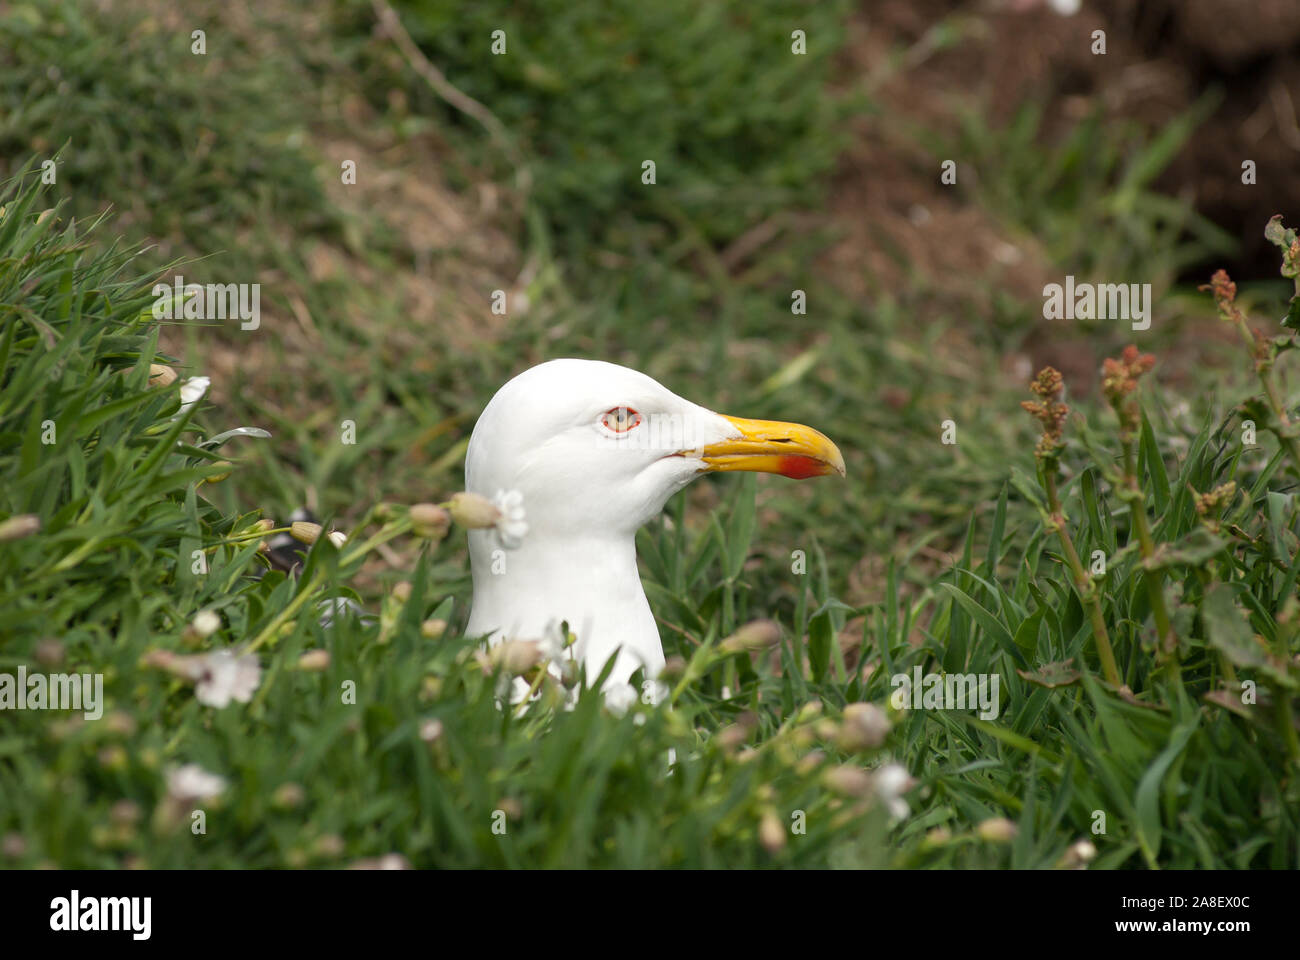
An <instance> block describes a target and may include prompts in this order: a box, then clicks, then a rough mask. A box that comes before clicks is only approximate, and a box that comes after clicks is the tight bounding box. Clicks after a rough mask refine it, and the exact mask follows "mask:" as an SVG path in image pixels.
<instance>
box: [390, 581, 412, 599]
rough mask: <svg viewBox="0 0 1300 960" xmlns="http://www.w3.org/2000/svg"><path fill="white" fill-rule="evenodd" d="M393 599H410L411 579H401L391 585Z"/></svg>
mask: <svg viewBox="0 0 1300 960" xmlns="http://www.w3.org/2000/svg"><path fill="white" fill-rule="evenodd" d="M392 596H393V599H394V600H396V601H397V602H398V603H405V602H406V601H407V600H410V599H411V581H410V580H401V581H399V582H398V583H396V584H394V586H393V594H392Z"/></svg>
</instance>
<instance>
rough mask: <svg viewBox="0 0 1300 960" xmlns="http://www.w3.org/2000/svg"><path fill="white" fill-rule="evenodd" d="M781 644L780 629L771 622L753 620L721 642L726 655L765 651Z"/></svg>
mask: <svg viewBox="0 0 1300 960" xmlns="http://www.w3.org/2000/svg"><path fill="white" fill-rule="evenodd" d="M780 642H781V628H780V627H779V626H778V625H777V624H776V622H775V621H773V620H753V621H751V622H749V623H747V624H745V625H744V626H743V627H741V628H740V629H739V630H737V631H736V632H735V633H733V634H732V635H731V636H729V637H727V639H725V640H723V641H722V649H723V650H724V651H725V652H726V653H741V652H744V651H746V650H766V649H767V648H768V647H774V646H776V645H777V644H778V643H780Z"/></svg>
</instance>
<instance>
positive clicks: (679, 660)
mask: <svg viewBox="0 0 1300 960" xmlns="http://www.w3.org/2000/svg"><path fill="white" fill-rule="evenodd" d="M685 672H686V658H685V657H683V656H681V655H680V654H676V653H674V654H673V655H672V656H671V657H669V658H668V659H667V660H665V661H664V665H663V669H662V670H660V671H659V678H660V679H661V680H676V679H677V678H678V677H680V676H681V675H682V674H684V673H685Z"/></svg>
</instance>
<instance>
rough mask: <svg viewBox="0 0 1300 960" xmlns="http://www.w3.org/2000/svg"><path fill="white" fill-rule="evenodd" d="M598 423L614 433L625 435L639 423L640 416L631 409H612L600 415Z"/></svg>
mask: <svg viewBox="0 0 1300 960" xmlns="http://www.w3.org/2000/svg"><path fill="white" fill-rule="evenodd" d="M600 422H601V423H602V424H603V425H604V426H605V428H606V429H609V430H613V431H614V432H615V433H627V432H628V431H629V430H631V429H632V428H633V427H635V426H637V425H638V424H640V423H641V414H639V413H637V412H636V411H635V410H633V409H632V408H631V407H614V408H613V409H612V410H606V411H605V412H604V413H602V414H601V415H600Z"/></svg>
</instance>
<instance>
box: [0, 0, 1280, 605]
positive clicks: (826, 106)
mask: <svg viewBox="0 0 1300 960" xmlns="http://www.w3.org/2000/svg"><path fill="white" fill-rule="evenodd" d="M1076 7H1077V9H1075V8H1076ZM389 10H391V11H394V12H395V14H396V16H397V17H398V18H399V20H400V24H401V27H400V28H398V29H393V28H391V27H389V26H385V23H386V22H390V21H387V20H386V18H387V16H388V11H389ZM196 30H201V31H203V42H204V52H202V53H201V54H200V53H196V52H194V51H195V43H196V39H195V37H194V31H196ZM1098 30H1100V31H1104V39H1105V50H1106V52H1105V54H1104V55H1099V54H1097V53H1094V52H1093V48H1094V46H1095V44H1096V39H1095V34H1094V31H1098ZM494 31H503V35H504V44H505V48H504V53H501V54H494V53H493V49H492V48H493V42H494V39H493V37H494ZM795 31H802V32H803V36H804V38H806V53H802V54H798V53H795V52H793V51H792V44H793V43H794V42H795V41H794V40H792V34H793V33H794V32H795ZM1298 52H1300V5H1297V4H1296V3H1294V2H1293V0H1250V2H1245V0H1144V2H1140V3H1139V2H1137V0H1082V2H1079V3H1071V2H1069V0H1054V2H1052V3H1048V2H1038V0H982V2H946V0H873V2H859V3H850V2H845V0H830V2H816V3H811V2H810V3H798V2H793V3H792V2H785V3H778V2H770V0H745V2H725V3H724V2H719V3H709V4H699V3H696V2H693V0H659V2H656V3H653V4H645V3H640V2H631V0H618V2H587V0H563V2H560V0H556V2H504V0H503V2H493V3H451V2H440V0H393V2H392V6H391V8H390V7H388V6H387V4H381V3H371V2H369V0H334V2H322V3H316V4H311V5H306V4H297V3H289V2H284V0H260V2H257V3H252V2H238V0H235V2H225V0H219V2H192V0H186V2H170V0H168V2H161V0H160V2H147V0H144V2H129V3H128V2H107V0H97V2H92V0H76V2H73V0H36V2H20V3H8V2H6V3H0V174H3V175H6V176H7V175H10V174H13V173H15V172H16V171H17V170H18V169H20V168H21V166H22V165H23V164H25V163H27V162H29V161H30V160H31V159H32V158H33V157H35V158H36V159H37V161H38V162H39V160H41V159H44V158H49V157H53V156H55V155H57V157H58V165H57V170H58V182H57V185H56V187H55V196H57V197H62V198H65V199H66V200H67V202H68V203H69V205H70V206H69V211H70V212H71V213H72V214H75V215H76V216H78V217H84V218H87V219H92V218H95V217H98V216H100V215H101V214H104V213H105V212H107V214H108V216H109V218H110V221H109V223H108V224H106V225H104V226H102V227H101V228H99V231H98V233H99V236H100V238H101V240H104V239H106V238H108V237H112V236H115V235H119V234H120V235H122V236H123V237H124V241H123V242H124V243H126V244H128V245H130V244H140V245H143V249H142V251H141V252H140V254H139V256H138V258H137V262H138V264H139V266H140V267H141V268H142V269H150V270H153V269H162V268H164V267H166V268H167V271H166V275H167V276H169V277H170V276H171V275H173V274H175V273H180V274H182V275H183V276H184V277H185V279H186V280H187V281H192V282H199V283H208V282H216V283H232V282H233V283H260V284H261V285H262V302H261V309H262V322H261V326H260V329H258V330H256V331H241V330H240V329H239V327H238V324H237V323H228V324H224V325H223V324H219V323H218V324H213V325H193V324H191V325H184V324H175V325H171V326H169V327H167V329H166V330H165V333H164V338H163V345H164V351H165V352H166V353H168V354H170V355H171V356H172V357H174V358H176V360H177V366H178V368H180V369H182V370H183V371H184V373H183V375H185V374H186V373H187V374H189V375H194V376H198V375H202V376H207V377H210V378H211V381H212V387H211V393H210V395H209V404H210V407H209V409H208V410H207V411H205V413H204V414H203V418H204V419H205V420H206V422H207V423H209V424H211V425H212V426H213V428H214V429H216V428H219V429H224V428H226V427H233V426H240V425H251V426H259V427H264V428H266V429H268V430H270V431H271V433H272V434H273V435H274V440H273V441H272V442H257V441H252V440H249V441H239V442H238V443H239V444H240V445H239V446H235V445H232V446H231V447H230V448H229V450H230V451H231V453H232V454H233V458H234V459H237V460H239V461H240V462H242V463H245V464H248V465H250V466H251V469H244V470H241V471H239V472H238V473H237V475H236V477H235V478H234V479H233V480H232V481H230V482H227V483H226V484H223V485H222V486H220V487H219V488H217V490H216V492H215V493H214V494H212V496H213V497H214V499H216V500H217V502H218V503H219V505H221V506H223V507H224V508H226V509H230V510H234V509H238V510H240V511H248V510H251V509H255V508H258V507H261V508H263V509H264V510H265V513H266V515H267V516H271V517H276V518H281V519H283V518H285V517H287V516H288V513H289V511H290V510H292V509H294V508H297V507H300V506H307V507H309V508H310V509H312V510H313V511H314V512H315V513H316V514H317V515H318V516H320V517H321V518H322V519H324V520H326V521H329V522H333V523H335V524H337V525H338V526H340V527H341V528H344V529H346V528H347V523H348V521H349V518H351V519H356V518H358V517H359V516H360V515H361V514H363V513H364V512H365V510H366V509H367V508H368V507H369V506H370V505H371V504H373V503H374V502H376V501H377V500H394V501H403V502H411V501H416V500H424V499H438V498H440V497H442V496H444V495H446V494H447V493H449V492H451V491H454V490H456V489H459V488H460V486H461V485H462V476H461V470H462V459H463V452H464V446H465V443H466V442H467V438H468V436H469V432H470V430H471V428H472V426H473V423H474V420H475V418H476V416H477V414H478V412H479V410H481V409H482V406H483V404H484V403H485V402H486V401H487V399H488V398H489V397H490V396H491V395H492V393H493V392H494V391H495V390H496V388H497V387H498V386H499V385H500V384H501V383H503V382H504V381H505V380H506V379H508V378H509V377H510V376H512V375H513V374H515V373H517V372H519V371H520V370H522V369H524V368H526V367H528V366H530V365H532V364H534V363H537V362H540V361H542V360H545V359H550V358H554V357H561V356H580V357H592V358H599V359H605V360H611V361H615V362H618V363H623V364H627V365H630V366H633V367H636V368H638V369H640V370H643V371H645V372H646V373H648V374H650V375H651V376H654V377H656V378H658V379H659V380H661V381H662V382H663V383H665V384H666V385H667V386H668V387H670V388H671V389H673V390H675V391H677V392H678V393H681V394H683V395H685V396H687V397H689V398H690V399H692V400H695V401H697V402H699V403H702V404H705V405H707V406H711V407H714V408H716V409H722V410H728V411H733V412H743V413H745V414H746V415H752V416H765V417H775V418H781V419H790V420H801V421H804V422H807V423H811V424H813V425H815V426H817V427H818V428H820V429H822V430H823V431H824V432H826V433H827V434H829V435H830V436H831V437H833V438H834V439H835V440H836V441H837V442H838V443H839V445H840V447H841V448H842V449H843V451H844V453H845V456H846V460H847V461H848V469H849V482H848V484H831V483H827V482H822V483H817V484H803V485H794V484H788V485H787V484H785V483H784V482H783V481H781V480H779V479H772V478H761V480H762V482H761V483H760V488H759V505H760V511H761V513H762V519H763V521H764V523H765V525H766V526H767V527H769V528H771V529H772V530H773V531H774V532H772V533H770V534H768V535H765V536H763V537H760V538H759V546H758V550H759V552H760V553H761V552H762V551H763V550H770V551H771V552H772V553H773V558H774V559H775V558H777V557H788V552H789V550H790V549H791V542H792V540H793V541H794V542H796V543H798V544H800V545H804V541H805V540H806V539H807V538H808V537H809V536H812V535H813V534H815V536H816V546H817V548H818V549H819V550H821V551H824V555H825V557H827V558H829V561H828V562H825V563H824V567H823V569H824V570H825V575H826V576H828V577H829V578H830V580H831V581H832V583H831V586H832V588H833V589H834V590H835V591H837V592H838V593H839V594H840V595H841V596H843V597H844V598H845V599H846V600H847V601H848V602H850V603H853V604H862V603H868V602H872V601H874V600H877V599H879V595H880V591H881V589H882V581H883V577H884V571H885V568H886V565H887V563H888V561H889V559H890V558H893V559H895V560H896V561H898V564H899V569H900V570H902V571H905V574H904V576H905V579H906V581H907V582H908V583H911V584H921V583H925V582H928V580H929V579H930V578H931V577H932V575H933V574H934V573H935V572H936V571H937V570H938V569H939V568H942V567H944V566H946V565H947V564H948V563H949V562H950V558H949V556H948V553H947V548H948V547H949V546H950V545H951V544H952V543H953V542H954V539H955V538H956V537H958V536H960V534H962V533H963V532H964V530H965V529H966V526H967V524H968V523H969V522H970V521H971V519H972V517H975V518H979V517H981V516H984V515H986V514H988V513H989V512H991V511H992V509H993V506H994V503H995V500H996V497H997V494H998V491H999V489H1000V487H1001V485H1002V482H1003V480H1004V478H1005V476H1006V470H1007V464H1008V463H1009V462H1012V463H1020V464H1022V465H1024V466H1025V468H1026V469H1027V470H1030V471H1032V448H1033V442H1034V435H1035V429H1034V426H1033V424H1032V422H1031V421H1029V420H1028V418H1026V417H1024V416H1023V414H1021V413H1020V411H1019V408H1018V403H1019V401H1020V400H1021V399H1023V398H1024V396H1025V395H1026V394H1025V387H1026V383H1027V381H1028V380H1029V378H1030V376H1031V375H1032V373H1033V372H1034V371H1035V370H1036V369H1037V368H1038V367H1039V366H1040V365H1042V364H1044V363H1052V364H1055V365H1056V366H1058V367H1060V368H1061V370H1062V371H1063V372H1064V374H1065V376H1066V380H1067V383H1068V385H1069V389H1070V392H1071V396H1072V397H1073V398H1077V399H1081V400H1084V401H1085V402H1086V399H1087V398H1088V397H1089V396H1090V395H1091V394H1092V393H1093V391H1094V389H1095V386H1096V382H1097V371H1098V368H1099V365H1100V361H1101V359H1102V358H1103V357H1104V356H1107V355H1109V354H1113V353H1114V352H1116V351H1117V350H1118V349H1119V348H1120V347H1122V346H1123V345H1124V344H1125V343H1127V342H1129V341H1130V339H1132V338H1133V337H1134V336H1135V335H1134V334H1133V332H1132V331H1131V330H1130V329H1129V328H1128V324H1127V323H1124V322H1117V321H1059V320H1053V321H1048V320H1044V319H1043V316H1042V306H1043V295H1042V289H1043V286H1044V284H1046V283H1051V282H1062V281H1063V279H1064V277H1065V275H1067V274H1072V275H1074V276H1075V277H1077V278H1078V279H1079V280H1080V281H1083V280H1092V281H1095V282H1100V283H1150V284H1152V285H1153V290H1154V294H1155V298H1156V306H1155V311H1154V317H1153V322H1152V325H1151V328H1150V330H1148V331H1146V332H1144V333H1141V334H1137V336H1138V337H1140V340H1139V341H1138V342H1139V343H1140V345H1141V347H1142V348H1143V349H1144V350H1150V351H1152V352H1154V353H1156V354H1157V356H1158V358H1159V361H1160V366H1159V367H1158V368H1157V376H1158V378H1159V380H1160V383H1161V384H1162V386H1163V388H1164V390H1163V392H1162V394H1161V395H1160V399H1159V400H1158V401H1156V402H1159V403H1162V404H1164V405H1165V406H1166V407H1167V408H1168V409H1167V411H1166V412H1167V414H1168V415H1169V416H1170V417H1171V418H1172V419H1173V420H1174V421H1175V422H1182V423H1183V424H1184V425H1185V429H1186V430H1187V431H1188V433H1190V432H1192V431H1193V430H1194V429H1195V427H1196V425H1197V424H1199V423H1200V422H1201V417H1202V416H1203V415H1204V413H1205V411H1207V410H1208V409H1211V408H1212V406H1213V404H1214V403H1215V399H1216V397H1217V396H1218V394H1219V392H1220V391H1221V390H1225V391H1227V390H1229V389H1235V387H1236V385H1239V384H1241V383H1244V377H1245V376H1246V374H1248V373H1249V371H1243V370H1241V369H1240V367H1241V365H1240V364H1237V365H1236V367H1237V371H1236V372H1232V371H1231V370H1230V367H1231V364H1230V363H1229V361H1228V359H1227V357H1226V356H1224V354H1225V353H1226V350H1225V344H1228V343H1231V342H1232V337H1233V334H1232V332H1231V331H1230V330H1228V329H1227V328H1225V327H1223V326H1222V325H1221V324H1220V322H1219V321H1218V320H1217V319H1216V317H1215V315H1214V310H1213V303H1212V302H1211V301H1210V299H1209V298H1208V297H1207V296H1206V295H1205V294H1203V293H1199V292H1198V291H1197V290H1196V287H1197V285H1198V284H1200V283H1204V282H1206V280H1208V277H1209V275H1210V273H1211V272H1212V271H1213V270H1214V269H1215V268H1217V267H1220V266H1222V267H1227V268H1228V269H1229V271H1230V272H1231V273H1232V275H1233V277H1234V278H1235V279H1236V280H1237V281H1238V282H1239V283H1241V284H1242V288H1243V300H1244V301H1245V302H1246V303H1248V304H1250V305H1253V306H1256V307H1258V309H1259V312H1260V315H1262V316H1280V314H1281V312H1282V303H1283V300H1284V297H1285V296H1286V295H1287V294H1288V293H1289V286H1290V285H1289V284H1288V283H1287V282H1286V281H1284V280H1282V279H1281V278H1280V277H1279V276H1278V271H1277V255H1276V251H1274V250H1273V249H1272V248H1271V247H1269V246H1268V245H1266V244H1265V242H1264V240H1263V227H1264V224H1265V222H1266V220H1267V219H1268V217H1269V216H1270V215H1272V214H1274V213H1282V214H1284V215H1286V216H1288V218H1289V219H1290V220H1292V221H1294V220H1295V219H1296V218H1300V176H1297V172H1298V171H1300V119H1298V118H1300V57H1297V53H1298ZM646 160H653V161H654V162H655V164H656V183H655V184H654V185H653V186H651V185H645V184H643V183H642V179H641V173H642V164H643V162H644V161H646ZM949 160H951V161H954V162H955V163H956V182H955V183H953V184H945V183H944V182H942V180H941V168H942V165H943V163H944V162H945V161H949ZM1248 160H1249V161H1253V163H1254V164H1255V171H1256V173H1255V178H1256V183H1255V184H1253V185H1249V184H1243V182H1242V165H1243V162H1245V161H1248ZM349 162H351V163H354V164H355V171H356V176H355V183H344V182H343V175H342V174H343V170H344V168H345V165H346V164H348V163H349ZM497 290H500V291H504V293H505V298H506V299H505V303H506V310H505V312H504V313H498V312H494V311H493V309H492V302H493V292H494V291H497ZM796 290H800V291H803V292H804V293H805V295H806V299H807V312H806V314H794V313H792V311H791V303H792V293H793V291H796ZM1232 378H1236V380H1235V381H1234V382H1230V381H1232ZM1247 392H1248V391H1247ZM1237 393H1238V394H1239V393H1241V390H1237ZM1228 395H1229V396H1232V395H1234V394H1232V393H1231V392H1229V393H1228ZM950 419H951V420H952V421H954V422H955V423H956V425H957V429H958V436H957V440H958V442H957V443H956V444H955V445H941V444H940V442H939V437H940V432H941V424H942V423H943V421H945V420H950ZM344 420H351V421H354V422H355V424H356V443H355V444H344V443H342V442H341V423H342V421H344ZM778 485H779V486H778ZM724 495H725V488H724V487H722V486H719V485H718V484H717V483H716V482H713V481H709V482H705V483H700V484H697V485H695V486H694V487H693V488H692V489H691V490H690V492H689V497H690V501H689V502H690V506H691V508H692V509H691V513H690V515H691V516H697V517H698V516H703V515H704V514H705V511H707V509H709V508H711V507H712V506H715V505H716V504H717V503H718V502H719V500H720V498H721V497H722V496H724ZM222 498H224V501H223V500H222ZM796 514H798V516H797V517H796ZM781 530H785V531H786V532H787V533H788V534H789V536H786V537H782V536H779V535H778V532H779V531H781ZM385 549H386V550H387V555H386V556H385V558H384V561H385V562H384V563H382V564H381V563H379V562H378V561H377V563H376V566H375V569H374V571H373V573H372V574H371V576H372V578H373V582H374V583H375V584H376V585H378V584H380V583H382V582H383V580H384V578H385V577H389V578H394V577H397V576H400V575H401V571H402V569H403V568H406V569H409V567H410V565H411V561H412V558H409V557H405V556H402V555H401V554H400V552H399V550H400V548H397V547H394V548H391V549H390V548H385ZM784 562H785V561H782V563H780V564H771V565H768V566H767V568H766V569H773V568H775V569H776V572H777V573H780V570H781V568H782V567H783V565H784ZM754 566H755V567H756V568H759V567H762V564H761V557H760V558H759V559H758V560H756V561H755V564H754ZM386 570H392V571H395V572H392V573H386V572H385V571H386ZM435 575H436V576H439V577H443V578H445V579H446V580H447V582H448V586H449V587H453V586H455V585H456V584H459V583H462V582H463V580H462V578H463V577H464V576H465V571H464V567H463V564H462V563H461V562H459V561H456V562H448V563H447V564H446V565H445V566H444V567H442V568H439V569H438V570H437V571H435ZM761 576H762V575H761V574H760V573H758V572H756V573H755V578H756V579H758V582H757V587H758V589H760V590H767V591H769V595H770V596H771V597H772V598H773V600H774V601H775V602H776V603H777V604H778V605H779V604H780V603H781V602H783V601H789V600H790V597H789V596H787V593H788V592H789V591H791V590H792V588H791V587H789V586H788V585H787V584H786V583H785V580H788V578H782V577H779V576H773V577H772V578H771V579H770V582H769V581H764V580H762V579H761ZM363 579H364V578H363ZM906 589H907V586H906V584H905V585H904V590H906Z"/></svg>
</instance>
